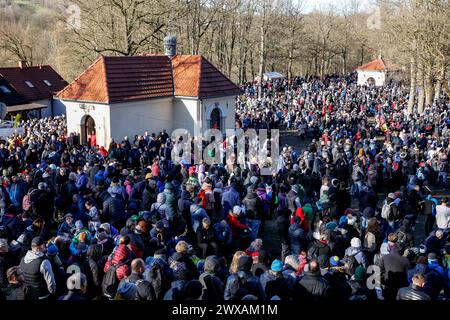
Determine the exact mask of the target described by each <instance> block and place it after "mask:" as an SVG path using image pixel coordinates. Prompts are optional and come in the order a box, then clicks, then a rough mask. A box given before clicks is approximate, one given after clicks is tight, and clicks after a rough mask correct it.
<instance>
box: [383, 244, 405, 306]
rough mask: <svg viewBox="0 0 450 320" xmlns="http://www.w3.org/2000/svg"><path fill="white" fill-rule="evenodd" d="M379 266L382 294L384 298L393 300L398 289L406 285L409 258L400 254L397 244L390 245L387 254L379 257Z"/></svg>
mask: <svg viewBox="0 0 450 320" xmlns="http://www.w3.org/2000/svg"><path fill="white" fill-rule="evenodd" d="M380 268H381V283H382V285H384V289H383V296H384V298H385V299H386V300H395V297H396V295H397V292H398V290H399V289H400V288H402V287H406V286H407V285H408V278H407V272H408V270H409V268H410V263H409V260H408V259H407V258H405V257H403V256H402V255H401V253H400V246H399V245H397V244H392V245H391V249H390V252H389V254H387V255H385V256H383V258H381V261H380Z"/></svg>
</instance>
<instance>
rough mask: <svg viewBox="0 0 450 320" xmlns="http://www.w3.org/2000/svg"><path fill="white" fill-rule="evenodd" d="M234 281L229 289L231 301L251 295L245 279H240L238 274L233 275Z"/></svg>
mask: <svg viewBox="0 0 450 320" xmlns="http://www.w3.org/2000/svg"><path fill="white" fill-rule="evenodd" d="M234 278H235V281H233V282H232V284H231V287H230V296H231V299H230V300H233V301H239V300H242V298H243V297H245V296H246V295H248V294H250V293H251V289H250V287H249V283H248V281H247V279H245V278H244V279H243V278H241V277H240V276H239V275H238V274H235V275H234Z"/></svg>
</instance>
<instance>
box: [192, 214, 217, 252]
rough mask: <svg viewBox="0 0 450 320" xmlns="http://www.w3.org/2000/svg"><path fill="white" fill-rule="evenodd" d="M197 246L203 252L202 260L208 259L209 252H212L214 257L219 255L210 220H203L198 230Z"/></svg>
mask: <svg viewBox="0 0 450 320" xmlns="http://www.w3.org/2000/svg"><path fill="white" fill-rule="evenodd" d="M197 246H198V247H199V249H200V250H201V254H200V257H201V258H202V259H205V258H206V256H207V253H208V250H210V251H212V254H213V255H217V253H218V248H219V246H218V244H217V240H216V236H215V234H214V229H213V228H211V220H210V219H209V218H203V220H202V225H201V227H199V228H198V229H197Z"/></svg>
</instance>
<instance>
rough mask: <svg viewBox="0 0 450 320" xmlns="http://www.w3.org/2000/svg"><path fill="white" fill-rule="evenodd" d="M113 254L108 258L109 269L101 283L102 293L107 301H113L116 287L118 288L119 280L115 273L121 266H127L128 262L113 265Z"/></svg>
mask: <svg viewBox="0 0 450 320" xmlns="http://www.w3.org/2000/svg"><path fill="white" fill-rule="evenodd" d="M113 256H114V253H113V254H111V256H110V258H109V268H108V271H106V273H105V276H104V277H103V281H102V293H103V295H104V296H105V297H107V298H109V299H113V298H114V295H115V294H116V292H117V287H118V286H119V279H118V278H117V274H116V271H117V269H118V268H120V267H121V266H123V265H125V264H127V262H128V261H125V262H121V263H118V264H116V265H114V264H113V262H112V259H113Z"/></svg>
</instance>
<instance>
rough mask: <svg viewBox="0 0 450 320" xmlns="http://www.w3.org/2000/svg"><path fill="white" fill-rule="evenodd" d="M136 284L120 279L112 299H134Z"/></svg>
mask: <svg viewBox="0 0 450 320" xmlns="http://www.w3.org/2000/svg"><path fill="white" fill-rule="evenodd" d="M136 297H137V286H136V284H134V283H131V282H128V281H122V282H121V283H120V285H119V287H118V288H117V293H116V296H115V297H114V300H136Z"/></svg>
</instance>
